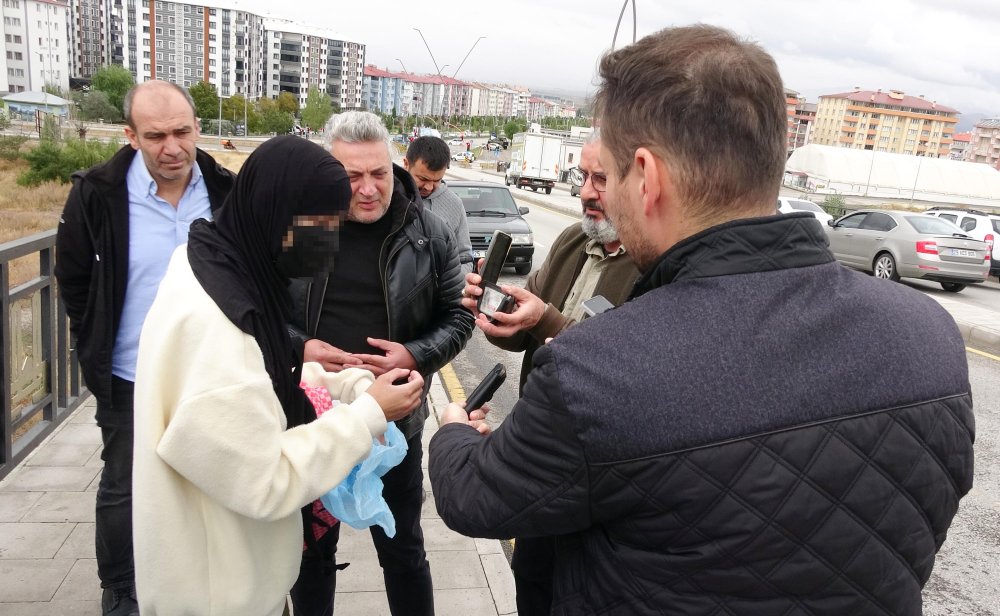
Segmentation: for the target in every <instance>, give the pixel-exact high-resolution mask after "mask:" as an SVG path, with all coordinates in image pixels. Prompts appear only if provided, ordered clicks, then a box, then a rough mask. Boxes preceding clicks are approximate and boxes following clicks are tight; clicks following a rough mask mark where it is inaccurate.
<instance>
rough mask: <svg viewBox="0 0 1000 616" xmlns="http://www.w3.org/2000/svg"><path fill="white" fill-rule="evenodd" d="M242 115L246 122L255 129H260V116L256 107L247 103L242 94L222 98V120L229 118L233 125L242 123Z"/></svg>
mask: <svg viewBox="0 0 1000 616" xmlns="http://www.w3.org/2000/svg"><path fill="white" fill-rule="evenodd" d="M244 116H246V122H247V124H249V125H250V126H251V127H252V128H254V129H256V130H257V131H259V130H260V117H259V115H258V113H257V108H256V106H254V105H251V104H249V102H248V101H247V100H246V99H245V98H244V97H243V95H242V94H236V95H234V96H230V97H229V98H224V99H222V119H223V120H229V121H230V122H232V123H233V126H234V127H235V126H236V125H237V124H243V119H244Z"/></svg>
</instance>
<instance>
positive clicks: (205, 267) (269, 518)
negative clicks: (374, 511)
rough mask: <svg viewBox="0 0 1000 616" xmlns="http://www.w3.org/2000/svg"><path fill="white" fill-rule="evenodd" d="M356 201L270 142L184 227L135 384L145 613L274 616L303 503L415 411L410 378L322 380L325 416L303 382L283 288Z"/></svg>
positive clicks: (351, 374) (314, 262) (317, 258)
mask: <svg viewBox="0 0 1000 616" xmlns="http://www.w3.org/2000/svg"><path fill="white" fill-rule="evenodd" d="M350 198H351V188H350V181H349V180H348V178H347V174H346V173H345V171H344V168H343V166H342V165H341V164H340V163H339V162H338V161H336V160H335V159H334V158H333V157H332V156H331V155H330V154H329V153H327V152H326V151H325V150H323V149H322V148H320V147H319V146H317V145H314V144H312V143H310V142H308V141H306V140H304V139H301V138H296V137H278V138H275V139H272V140H270V141H268V142H266V143H264V144H263V145H262V146H260V147H259V148H258V149H257V150H256V151H255V152H254V153H253V154H252V155H251V156H250V157H249V158H248V159H247V161H246V163H245V165H244V166H243V169H242V171H241V173H240V175H239V178H238V179H237V181H236V184H235V186H234V188H233V191H232V193H231V194H230V195H229V197H228V199H227V200H226V202H225V204H224V205H223V207H222V208H221V209H220V210H219V212H218V216H217V218H216V220H215V221H214V222H211V223H209V222H204V221H202V222H197V223H194V224H192V226H191V233H190V236H189V243H188V245H187V247H186V248H185V247H183V246H182V247H181V248H179V249H178V250H177V252H175V253H174V256H173V258H172V259H171V263H170V267H169V268H168V270H167V274H166V276H165V277H164V279H163V282H162V283H161V284H160V289H159V292H158V293H157V296H156V300H155V301H154V302H153V306H152V308H151V309H150V311H149V315H148V316H147V318H146V322H145V325H144V327H143V333H142V337H141V339H140V343H139V360H138V367H137V376H136V393H135V396H136V406H135V408H136V417H135V462H134V472H133V483H134V489H133V518H134V533H135V565H136V586H137V592H138V598H139V605H140V610H141V612H142V613H143V614H144V615H153V614H157V613H161V614H180V613H192V614H233V615H237V614H238V615H240V616H244V615H246V614H280V613H281V610H282V607H283V606H284V601H285V594H286V593H287V591H288V589H289V588H290V587H291V586H292V584H293V583H294V581H295V578H296V576H297V574H298V569H299V561H300V558H301V549H302V539H303V525H302V516H301V515H300V508H302V507H304V506H307V505H309V504H310V503H311V502H312V501H314V500H315V499H316V498H318V497H319V496H320V495H322V494H323V493H325V492H327V491H328V490H330V489H331V488H333V487H334V486H335V485H336V484H338V483H339V482H340V481H341V480H342V479H343V478H344V477H346V476H347V474H348V473H349V472H350V470H351V469H352V468H353V467H354V466H355V465H356V464H357V463H358V462H360V461H361V460H362V459H363V458H364V457H365V456H366V455H367V454H368V452H369V450H370V449H371V443H372V438H373V437H379V436H381V434H382V433H383V432H384V431H385V429H386V421H387V420H389V421H391V420H394V419H397V418H399V417H402V416H404V415H405V414H406V413H408V412H410V411H411V410H412V409H413V408H414V407H416V405H417V404H418V403H419V399H420V393H421V391H422V385H423V383H422V379H421V378H420V375H419V374H418V373H417V372H415V371H414V372H410V371H407V370H396V371H392V372H389V373H387V374H385V375H382V376H381V377H379V378H378V379H374V378H373V377H372V374H371V373H370V372H368V371H366V370H358V369H348V370H344V371H342V372H339V373H336V374H326V375H324V377H323V379H322V381H323V383H324V384H325V385H326V386H327V388H328V389H330V394H331V396H332V397H333V398H334V400H338V401H339V402H340V404H337V405H335V406H334V408H333V409H331V410H330V411H328V412H327V413H326V414H324V415H323V416H322V417H320V418H319V419H316V413H315V411H314V410H313V408H312V406H311V405H310V404H309V402H308V401H307V400H306V398H305V396H304V395H303V393H302V391H301V389H300V387H299V381H300V379H299V375H300V372H301V366H300V364H299V359H298V358H297V357H296V353H295V350H294V347H293V345H292V343H291V340H290V339H289V336H288V332H287V328H286V323H287V322H288V321H289V317H290V312H289V311H290V308H291V299H290V297H289V294H288V289H287V287H288V279H289V277H291V276H304V275H312V274H314V273H316V272H317V271H320V270H322V269H324V268H327V267H329V264H330V263H331V262H332V261H331V259H332V255H333V252H334V250H335V247H336V233H337V228H338V226H339V224H340V222H341V221H342V220H343V217H344V215H345V214H346V211H347V208H348V204H349V203H350ZM396 380H404V381H405V382H404V384H402V385H393V384H392V383H393V381H396Z"/></svg>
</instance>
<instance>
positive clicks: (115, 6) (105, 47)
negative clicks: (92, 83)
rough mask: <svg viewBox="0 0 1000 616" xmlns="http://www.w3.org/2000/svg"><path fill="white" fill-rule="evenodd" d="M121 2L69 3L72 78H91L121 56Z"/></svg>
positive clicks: (78, 0) (88, 0)
mask: <svg viewBox="0 0 1000 616" xmlns="http://www.w3.org/2000/svg"><path fill="white" fill-rule="evenodd" d="M123 2H124V0H70V3H69V8H70V14H71V21H70V24H69V45H70V52H69V61H70V72H71V76H72V77H86V78H89V77H92V76H93V75H94V73H95V72H96V71H97V69H99V68H101V67H102V66H106V65H108V64H112V63H118V64H120V63H121V61H122V58H123V57H124V48H123V46H122V45H123V42H122V24H121V15H122V14H123V8H122V5H123Z"/></svg>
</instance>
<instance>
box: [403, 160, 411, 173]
mask: <svg viewBox="0 0 1000 616" xmlns="http://www.w3.org/2000/svg"><path fill="white" fill-rule="evenodd" d="M403 169H406V170H407V171H409V170H410V161H409V160H408V159H407V158H406V157H405V156H404V157H403Z"/></svg>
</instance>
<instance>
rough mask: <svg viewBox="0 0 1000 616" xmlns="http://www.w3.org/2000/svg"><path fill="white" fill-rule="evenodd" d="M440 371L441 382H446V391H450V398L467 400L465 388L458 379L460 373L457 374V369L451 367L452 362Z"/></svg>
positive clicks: (452, 399)
mask: <svg viewBox="0 0 1000 616" xmlns="http://www.w3.org/2000/svg"><path fill="white" fill-rule="evenodd" d="M438 372H439V373H440V374H441V382H442V383H443V384H444V388H445V391H447V392H448V399H449V400H451V401H452V402H458V401H459V400H465V398H466V395H465V389H463V388H462V383H461V382H460V381H459V380H458V375H457V374H455V369H454V368H452V367H451V364H450V363H449V364H448V365H446V366H444V367H442V368H441V369H440V370H438Z"/></svg>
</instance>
